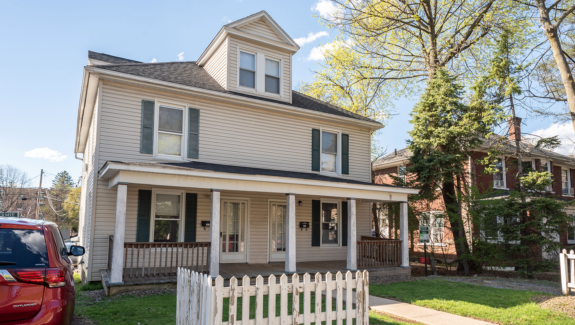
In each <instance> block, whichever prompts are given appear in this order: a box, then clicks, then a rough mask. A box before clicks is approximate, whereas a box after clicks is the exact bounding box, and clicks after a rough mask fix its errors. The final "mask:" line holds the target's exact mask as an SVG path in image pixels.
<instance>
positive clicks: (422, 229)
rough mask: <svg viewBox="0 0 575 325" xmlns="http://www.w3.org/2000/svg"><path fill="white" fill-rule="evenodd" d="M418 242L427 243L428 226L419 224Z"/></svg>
mask: <svg viewBox="0 0 575 325" xmlns="http://www.w3.org/2000/svg"><path fill="white" fill-rule="evenodd" d="M419 242H420V243H421V244H428V243H429V226H419Z"/></svg>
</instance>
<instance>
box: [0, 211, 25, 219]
mask: <svg viewBox="0 0 575 325" xmlns="http://www.w3.org/2000/svg"><path fill="white" fill-rule="evenodd" d="M0 217H10V218H20V212H18V211H14V212H0Z"/></svg>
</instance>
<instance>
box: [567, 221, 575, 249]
mask: <svg viewBox="0 0 575 325" xmlns="http://www.w3.org/2000/svg"><path fill="white" fill-rule="evenodd" d="M567 244H575V221H573V222H572V223H571V226H569V227H567Z"/></svg>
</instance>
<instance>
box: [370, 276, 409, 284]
mask: <svg viewBox="0 0 575 325" xmlns="http://www.w3.org/2000/svg"><path fill="white" fill-rule="evenodd" d="M409 281H417V278H414V277H412V276H409V275H382V276H370V277H369V284H390V283H397V282H409Z"/></svg>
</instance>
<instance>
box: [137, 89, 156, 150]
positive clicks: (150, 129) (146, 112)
mask: <svg viewBox="0 0 575 325" xmlns="http://www.w3.org/2000/svg"><path fill="white" fill-rule="evenodd" d="M154 106H155V103H154V102H153V101H150V100H142V130H141V134H140V153H149V154H152V153H154V111H155V107H154Z"/></svg>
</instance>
